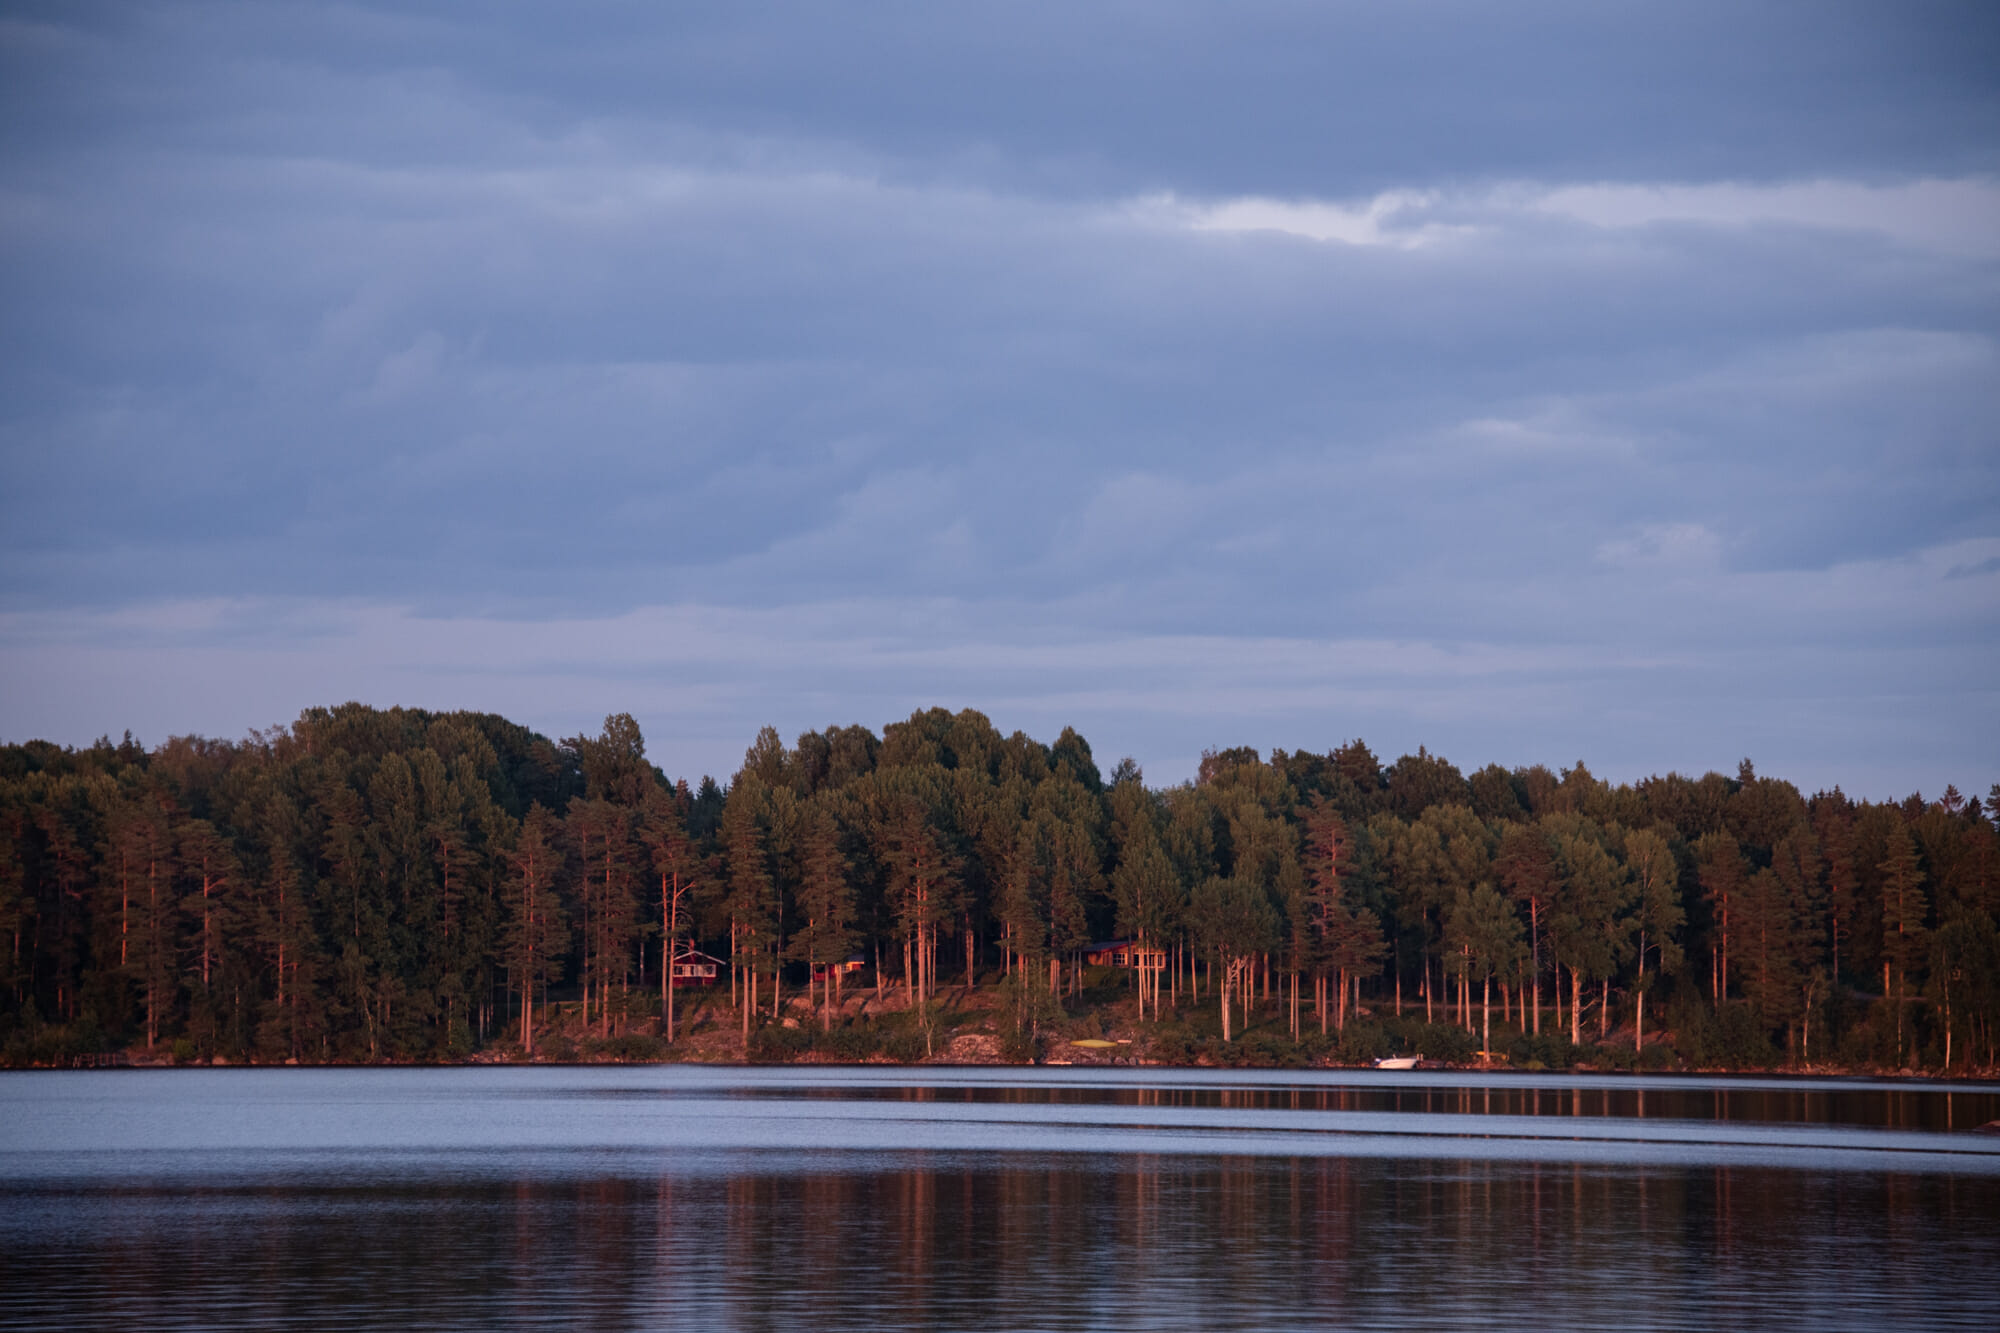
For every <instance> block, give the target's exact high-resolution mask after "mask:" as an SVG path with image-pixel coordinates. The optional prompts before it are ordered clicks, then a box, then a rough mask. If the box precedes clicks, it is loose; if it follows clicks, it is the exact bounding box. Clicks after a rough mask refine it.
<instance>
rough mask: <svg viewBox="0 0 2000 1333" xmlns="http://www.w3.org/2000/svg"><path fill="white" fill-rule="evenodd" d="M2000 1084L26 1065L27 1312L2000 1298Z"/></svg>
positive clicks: (860, 1313) (1006, 1321)
mask: <svg viewBox="0 0 2000 1333" xmlns="http://www.w3.org/2000/svg"><path fill="white" fill-rule="evenodd" d="M1993 1120H2000V1090H1996V1089H1995V1088H1994V1087H1992V1086H1991V1085H1983V1086H1970V1087H1968V1086H1965V1085H1947V1084H1926V1083H1915V1082H1896V1083H1884V1082H1869V1081H1860V1080H1804V1079H1740V1078H1732V1079H1696V1078H1654V1077H1648V1078H1636V1077H1634V1078H1618V1077H1591V1076H1575V1077H1571V1076H1563V1075H1547V1076H1540V1075H1493V1076H1486V1075H1480V1074H1473V1073H1464V1072H1452V1073H1425V1072H1409V1073H1386V1072H1383V1073H1378V1072H1373V1071H1369V1072H1354V1071H1310V1072H1308V1071H1210V1070H1161V1069H1082V1068H1074V1069H1022V1068H1001V1069H935V1068H922V1069H904V1068H894V1067H864V1068H825V1067H779V1068H751V1069H739V1068H715V1067H701V1066H591V1067H527V1068H504V1067H479V1068H454V1069H214V1070H105V1071H68V1072H46V1073H44V1072H16V1073H5V1074H0V1255H4V1262H3V1263H0V1328H8V1329H11V1328H38V1329H42V1328H63V1329H96V1328H105V1329H110V1328H118V1329H131V1328H146V1329H173V1328H203V1329H293V1328H296V1329H307V1328H314V1329H317V1328H335V1327H339V1328H383V1329H392V1328H393V1329H404V1328H440V1329H442V1328H463V1329H482V1328H495V1327H502V1328H542V1329H550V1328H579V1329H581V1328H589V1329H627V1328H629V1329H667V1328H677V1329H682V1328H685V1329H692V1328H714V1329H756V1330H762V1329H771V1330H778V1329H854V1330H863V1329H865V1330H871V1333H879V1331H880V1330H897V1329H931V1328H965V1327H977V1328H979V1329H981V1330H1002V1329H1100V1328H1103V1329H1111V1328H1116V1329H1131V1328H1136V1329H1204V1330H1206V1329H1236V1328H1242V1329H1271V1328H1358V1329H1432V1328H1435V1329H1461V1328H1467V1327H1475V1326H1476V1327H1500V1328H1538V1329H1539V1328H1551V1327H1567V1328H1607V1329H1609V1328H1617V1329H1709V1328H1718V1327H1742V1326H1745V1325H1749V1324H1753V1323H1754V1324H1757V1325H1760V1326H1762V1328H1764V1329H1767V1330H1768V1329H1789V1328H1799V1329H1807V1328H1810V1329H1825V1328H1855V1329H1866V1328H1882V1327H1908V1328H1927V1329H1931V1328H1976V1329H1981V1330H1991V1329H1994V1328H1996V1327H2000V1136H1995V1135H1990V1134H1981V1133H1977V1132H1974V1131H1975V1130H1976V1129H1977V1128H1978V1127H1979V1126H1980V1125H1983V1124H1985V1123H1987V1122H1989V1121H1993Z"/></svg>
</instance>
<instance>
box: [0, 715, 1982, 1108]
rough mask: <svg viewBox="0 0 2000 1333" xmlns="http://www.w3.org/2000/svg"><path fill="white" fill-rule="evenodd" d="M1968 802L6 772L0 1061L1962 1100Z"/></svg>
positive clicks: (886, 748) (92, 755)
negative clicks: (1083, 1066)
mask: <svg viewBox="0 0 2000 1333" xmlns="http://www.w3.org/2000/svg"><path fill="white" fill-rule="evenodd" d="M1996 806H2000V787H1996V788H1995V789H1993V790H1992V791H1990V792H1989V793H1988V800H1987V802H1986V804H1985V805H1982V804H1981V802H1980V801H1979V799H1978V798H1976V797H1973V798H1966V797H1963V796H1962V795H1961V794H1960V793H1959V792H1958V791H1957V790H1956V789H1955V788H1953V787H1947V788H1946V789H1945V790H1944V792H1943V794H1942V795H1941V796H1939V797H1936V798H1933V799H1926V798H1924V797H1922V796H1920V795H1912V796H1910V797H1909V798H1907V799H1906V800H1903V801H1900V802H1894V803H1871V802H1868V801H1860V800H1855V799H1852V798H1850V797H1848V796H1846V795H1845V794H1843V793H1842V792H1841V791H1840V790H1839V789H1838V788H1836V789H1834V790H1833V791H1821V792H1816V793H1814V794H1813V795H1811V796H1805V795H1802V794H1801V793H1800V792H1799V791H1798V789H1797V788H1795V787H1794V786H1793V785H1792V784H1790V783H1788V782H1785V781H1783V780H1782V779H1778V778H1771V777H1764V776H1761V775H1759V774H1758V773H1757V772H1756V771H1755V769H1754V767H1753V765H1752V764H1751V763H1750V762H1749V761H1747V760H1746V761H1744V762H1743V763H1742V765H1741V766H1740V767H1739V768H1738V770H1737V772H1736V774H1735V775H1734V776H1726V775H1724V774H1720V773H1713V772H1711V773H1708V774H1705V775H1703V776H1701V777H1698V778H1693V777H1683V776H1680V775H1677V774H1671V773H1670V774H1668V775H1666V776H1663V777H1651V778H1647V779H1644V780H1642V781H1639V782H1635V783H1629V784H1612V783H1608V782H1605V781H1602V780H1600V779H1598V778H1596V777H1595V776H1593V775H1592V774H1591V773H1590V771H1589V770H1588V769H1587V768H1586V767H1585V766H1584V764H1583V763H1582V762H1578V763H1577V764H1576V765H1575V766H1574V767H1572V768H1567V769H1564V770H1562V771H1561V772H1552V771H1550V770H1549V769H1547V768H1546V767H1542V766H1539V765H1537V766H1530V767H1523V768H1516V769H1513V770H1507V769H1504V768H1501V767H1499V766H1497V765H1489V766H1488V767H1485V768H1482V769H1479V770H1478V771H1476V772H1473V773H1471V774H1469V775H1468V774H1466V773H1463V772H1461V771H1460V770H1459V769H1458V768H1457V767H1455V766H1454V765H1452V764H1451V763H1449V762H1448V761H1447V760H1445V759H1444V758H1442V757H1441V756H1438V755H1433V754H1430V753H1428V752H1427V751H1426V750H1424V749H1423V748H1421V747H1420V748H1419V749H1418V751H1417V752H1416V753H1415V754H1406V755H1403V756H1402V757H1401V758H1398V759H1396V760H1395V761H1394V762H1392V763H1388V764H1384V763H1382V762H1381V761H1380V760H1379V759H1378V758H1377V757H1376V756H1375V755H1374V754H1373V753H1372V752H1371V751H1370V750H1369V748H1368V747H1367V745H1365V744H1363V743H1362V742H1361V741H1359V740H1354V741H1350V742H1347V743H1345V744H1343V745H1341V746H1339V747H1338V748H1336V749H1333V750H1331V751H1329V752H1327V753H1324V754H1321V753H1315V752H1312V751H1305V750H1301V751H1296V752H1286V751H1283V750H1278V751H1273V752H1272V753H1271V754H1270V755H1269V756H1268V757H1266V756H1261V755H1260V754H1259V753H1258V752H1257V751H1255V750H1253V749H1247V748H1239V749H1224V750H1216V751H1210V752H1208V753H1207V754H1205V755H1204V756H1203V758H1202V761H1201V765H1200V770H1199V772H1198V774H1197V775H1196V777H1195V778H1194V780H1193V781H1192V782H1189V783H1186V784H1184V785H1180V786H1173V787H1166V788H1151V787H1148V786H1147V785H1146V784H1145V781H1144V778H1143V775H1142V774H1141V773H1140V771H1139V769H1138V768H1137V766H1136V765H1135V764H1133V763H1132V762H1131V761H1130V760H1124V761H1121V762H1119V763H1118V764H1117V765H1116V766H1115V767H1114V768H1113V769H1112V770H1111V771H1110V773H1109V774H1108V775H1107V774H1105V773H1104V772H1103V771H1102V770H1101V769H1100V768H1099V766H1098V764H1097V762H1096V761H1095V759H1094V758H1093V756H1092V753H1091V749H1090V746H1089V745H1088V744H1087V743H1086V742H1085V741H1084V739H1083V738H1082V737H1081V736H1079V735H1077V734H1076V733H1075V732H1074V731H1073V730H1068V729H1065V730H1064V731H1063V732H1062V734H1061V735H1060V736H1058V737H1057V738H1056V740H1055V741H1054V742H1053V743H1052V744H1050V743H1043V742H1040V741H1036V740H1033V739H1031V738H1029V737H1027V736H1025V735H1023V734H1021V733H1020V732H1015V733H1014V734H1012V735H1007V736H1003V735H1001V734H1000V732H999V731H998V730H997V729H996V728H995V727H994V726H993V725H992V723H991V722H989V721H988V720H987V718H986V717H984V716H983V715H981V714H980V713H977V712H974V711H970V710H967V711H964V712H959V713H950V712H947V711H945V710H943V709H931V710H928V711H921V712H918V713H915V714H913V715H912V716H911V717H910V718H909V719H908V720H907V721H903V722H896V723H892V724H890V725H888V726H886V727H885V728H883V730H882V733H881V735H879V736H877V735H876V734H875V733H874V732H873V731H871V730H869V729H868V728H866V727H862V726H846V727H830V728H828V729H827V730H825V731H820V732H807V733H806V734H804V735H801V736H799V737H798V738H797V740H796V741H795V742H794V743H793V744H792V745H790V746H787V745H786V744H785V743H784V741H783V740H782V738H781V737H780V736H779V735H778V733H777V732H776V731H775V730H774V729H772V728H769V727H767V728H765V729H764V730H763V731H762V732H761V733H760V734H759V735H758V736H757V737H756V739H755V741H754V742H753V743H752V744H751V745H750V746H749V749H748V751H747V753H746V754H745V756H744V760H743V765H742V767H741V768H740V769H739V770H738V771H737V772H736V773H735V774H734V775H732V776H731V777H730V778H729V779H728V781H727V783H726V785H725V784H722V783H718V782H717V781H716V780H715V779H714V778H713V777H703V778H701V779H700V780H699V781H698V782H695V783H692V784H691V783H690V782H689V781H687V780H686V779H685V778H683V779H679V780H675V779H670V778H669V777H668V776H667V775H666V774H665V773H663V772H662V771H661V769H660V768H658V767H656V766H655V765H654V764H653V763H652V762H651V761H650V760H649V759H648V758H647V754H646V746H645V741H644V738H643V737H642V735H641V734H640V729H639V727H638V725H637V724H636V723H635V722H634V721H633V719H632V718H631V717H629V716H627V715H624V714H618V715H614V716H612V717H609V718H607V719H606V720H605V723H604V727H603V730H602V732H601V734H599V735H597V736H594V737H591V736H577V737H571V738H568V739H565V740H550V739H549V738H547V737H544V736H541V735H538V734H536V733H534V732H532V731H530V730H528V729H526V728H524V727H521V726H519V725H516V724H514V723H512V722H509V721H507V720H505V719H503V718H500V717H497V716H493V715H490V714H478V713H463V712H460V713H432V712H426V711H422V710H417V709H387V710H382V709H376V708H371V707H367V706H363V705H360V704H345V705H342V706H340V707H337V708H314V709H309V710H307V711H306V712H305V713H304V714H302V715H301V716H300V717H299V719H298V720H297V721H296V722H295V723H293V724H292V725H291V726H289V727H279V728H274V729H272V730H270V731H268V732H257V733H252V734H251V735H250V736H249V737H248V738H246V739H245V740H242V741H218V740H207V739H202V738H198V737H176V738H173V739H170V740H168V741H166V742H165V743H164V744H161V745H159V746H157V747H156V748H152V749H148V748H146V747H144V746H142V745H140V744H139V743H137V742H135V741H133V740H132V738H131V737H130V735H129V733H128V734H127V736H126V738H125V740H124V741H123V742H122V743H116V744H114V743H113V742H111V741H110V740H109V739H105V740H101V741H99V742H98V743H97V744H96V745H94V746H91V747H88V748H83V749H75V748H65V747H60V746H56V745H52V744H49V743H46V742H39V741H37V742H28V743H26V744H16V745H7V746H4V747H0V931H4V933H5V938H6V941H7V945H6V953H5V956H4V959H3V960H0V966H4V977H0V1059H4V1062H5V1063H7V1064H10V1065H15V1066H21V1065H64V1064H76V1063H89V1062H99V1061H103V1060H105V1059H106V1058H108V1057H115V1058H117V1059H119V1060H128V1059H130V1060H138V1061H144V1062H156V1063H191V1062H200V1063H238V1062H269V1063H285V1062H298V1063H328V1062H411V1061H452V1060H465V1059H514V1060H519V1059H589V1058H626V1059H645V1058H651V1059H674V1058H717V1056H718V1053H719V1058H754V1059H795V1058H817V1059H911V1060H914V1059H923V1058H926V1057H927V1056H931V1057H940V1058H941V1057H942V1048H941V1046H940V1042H941V1041H942V1039H943V1038H944V1037H945V1036H948V1035H949V1033H950V1031H951V1030H952V1029H953V1026H954V1025H955V1024H956V1025H963V1024H966V1023H981V1024H984V1025H985V1026H986V1028H987V1029H988V1030H990V1031H992V1032H994V1033H995V1034H996V1040H997V1042H998V1048H999V1050H1000V1052H1001V1054H1002V1058H1008V1059H1033V1058H1038V1057H1046V1056H1049V1055H1050V1054H1051V1053H1052V1052H1054V1051H1055V1050H1056V1049H1057V1044H1058V1043H1062V1042H1064V1041H1065V1040H1075V1039H1077V1038H1079V1037H1081V1036H1084V1035H1085V1034H1088V1035H1089V1036H1092V1037H1103V1038H1109V1037H1110V1036H1111V1035H1112V1034H1113V1033H1114V1032H1118V1033H1124V1034H1126V1035H1125V1036H1124V1038H1123V1040H1124V1041H1126V1042H1127V1043H1131V1042H1133V1041H1134V1040H1135V1038H1134V1036H1133V1034H1137V1036H1136V1044H1135V1045H1130V1046H1129V1049H1130V1050H1131V1051H1132V1052H1133V1053H1134V1056H1135V1058H1137V1057H1138V1056H1141V1055H1143V1056H1144V1057H1145V1058H1149V1059H1156V1060H1165V1061H1174V1062H1204V1063H1270V1064H1295V1063H1307V1062H1359V1061H1362V1060H1366V1059H1367V1058H1369V1057H1371V1056H1375V1055H1382V1054H1388V1053H1390V1052H1392V1051H1421V1052H1423V1053H1425V1054H1426V1055H1428V1056H1430V1057H1432V1058H1437V1059H1446V1060H1464V1061H1494V1062H1501V1061H1505V1062H1508V1063H1511V1064H1513V1065H1514V1066H1516V1067H1529V1068H1544V1067H1571V1066H1579V1065H1580V1066H1585V1067H1597V1068H1710V1069H1729V1068H1746V1069H1747V1068H1757V1069H1805V1068H1812V1069H1873V1070H1904V1069H1909V1070H1916V1069H1922V1070H1927V1071H1932V1072H1945V1073H1951V1074H1963V1073H1977V1072H1980V1071H1986V1072H1989V1073H1990V1072H1991V1071H1992V1070H1993V1069H1994V1068H1995V1064H1996V1057H1995V1048H1996V1030H1995V1029H1996V1021H2000V930H1996V925H1995V920H1996V914H2000V842H1997V841H1996V832H1995V825H1994V818H1993V816H1994V813H1995V807H1996ZM676 960H679V961H682V962H685V963H688V964H695V965H700V964H703V963H705V962H708V961H712V962H713V964H714V966H715V967H716V968H717V976H716V984H715V985H714V986H713V987H710V988H705V989H702V990H699V991H697V990H694V989H691V988H683V987H680V986H675V985H670V984H669V977H670V976H671V974H672V972H673V967H672V966H671V965H672V964H673V963H674V962H675V961H676ZM703 1042H705V1043H706V1044H705V1045H704V1044H702V1043H703ZM1093 1044H1094V1045H1095V1046H1097V1047H1109V1046H1111V1045H1112V1043H1111V1042H1110V1041H1109V1040H1098V1041H1096V1042H1094V1043H1092V1042H1085V1043H1084V1045H1085V1046H1090V1045H1093ZM1064 1049H1067V1048H1066V1047H1065V1048H1064ZM1121 1049H1122V1048H1121ZM703 1052H707V1054H703Z"/></svg>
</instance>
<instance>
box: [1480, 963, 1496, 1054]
mask: <svg viewBox="0 0 2000 1333" xmlns="http://www.w3.org/2000/svg"><path fill="white" fill-rule="evenodd" d="M1479 1028H1480V1032H1479V1045H1480V1047H1481V1049H1483V1050H1484V1051H1485V1053H1486V1063H1487V1064H1489V1065H1490V1064H1492V1063H1493V978H1492V976H1491V975H1488V976H1487V977H1486V979H1485V985H1484V988H1483V990H1482V991H1481V993H1480V996H1479Z"/></svg>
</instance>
